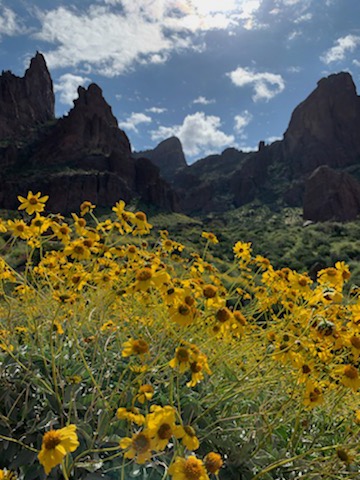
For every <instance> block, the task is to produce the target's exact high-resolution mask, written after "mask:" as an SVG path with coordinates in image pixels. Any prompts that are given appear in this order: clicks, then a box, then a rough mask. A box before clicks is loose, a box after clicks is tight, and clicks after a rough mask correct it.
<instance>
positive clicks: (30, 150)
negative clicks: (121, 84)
mask: <svg viewBox="0 0 360 480" xmlns="http://www.w3.org/2000/svg"><path fill="white" fill-rule="evenodd" d="M0 87H2V93H3V96H2V97H1V95H0V101H1V99H2V100H3V104H2V110H1V111H0V133H1V124H2V123H3V124H4V125H5V124H6V128H5V126H4V127H3V135H5V136H6V138H7V139H10V141H9V142H7V143H4V145H3V146H2V147H0V166H1V167H2V168H1V169H0V207H3V208H17V206H18V201H17V195H18V194H21V195H26V193H27V191H28V190H32V191H41V192H42V193H43V194H48V195H50V200H49V202H48V207H49V209H50V210H51V211H59V212H62V213H68V212H70V211H75V210H77V209H78V207H79V205H80V204H81V203H82V202H83V201H84V200H90V201H92V202H93V203H95V204H96V205H98V206H102V207H106V206H112V205H114V204H115V203H116V202H117V201H118V200H120V199H124V200H125V201H126V202H128V201H130V200H131V199H132V198H134V197H136V198H139V199H140V200H142V201H143V202H148V203H152V204H155V205H156V206H158V207H160V208H163V209H166V210H172V209H173V208H176V204H177V203H176V195H175V194H174V192H173V191H172V189H171V188H170V187H169V185H168V184H167V183H166V182H165V181H164V180H163V179H162V178H161V177H160V174H159V169H158V168H157V167H155V166H154V165H152V164H151V162H150V161H148V163H149V164H146V165H145V164H144V165H143V172H141V173H140V172H139V169H141V168H142V167H141V165H142V164H141V162H140V163H139V161H138V160H135V159H134V158H133V157H132V154H131V145H130V142H129V139H128V137H127V135H126V134H125V132H124V131H122V130H120V129H119V127H118V122H117V120H116V118H115V117H114V115H113V113H112V110H111V107H110V106H109V105H108V103H107V102H106V100H105V99H104V97H103V95H102V90H101V88H100V87H98V86H97V85H96V84H91V85H89V87H88V88H87V89H85V88H83V87H79V89H78V95H79V96H78V98H77V99H76V100H75V101H74V107H73V108H72V109H71V110H70V112H69V114H68V115H67V116H65V117H63V118H60V119H59V120H55V119H54V94H53V90H52V81H51V78H50V75H49V72H48V70H47V67H46V64H45V60H44V58H43V56H42V55H41V54H36V56H35V57H34V58H33V59H32V61H31V65H30V68H29V69H28V70H27V71H26V73H25V76H24V78H23V79H20V78H18V77H15V76H14V75H13V74H12V73H10V72H5V74H3V76H2V77H0ZM9 95H10V97H9ZM9 98H10V99H9ZM0 106H1V105H0ZM1 115H2V116H1ZM49 120H51V122H50V123H49ZM12 122H13V123H12ZM16 122H17V123H16ZM10 127H11V128H10ZM3 138H4V137H3ZM0 139H1V137H0Z"/></svg>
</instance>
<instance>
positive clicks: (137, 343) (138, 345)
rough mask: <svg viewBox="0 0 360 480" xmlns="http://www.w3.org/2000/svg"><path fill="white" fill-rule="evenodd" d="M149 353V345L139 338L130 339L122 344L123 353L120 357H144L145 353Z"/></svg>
mask: <svg viewBox="0 0 360 480" xmlns="http://www.w3.org/2000/svg"><path fill="white" fill-rule="evenodd" d="M148 352H149V345H148V344H147V343H146V342H145V340H143V339H142V338H139V339H137V340H134V339H133V338H130V340H128V341H127V342H125V343H124V344H123V351H122V353H121V355H122V356H123V357H130V355H144V354H145V353H148Z"/></svg>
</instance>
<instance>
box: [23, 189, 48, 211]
mask: <svg viewBox="0 0 360 480" xmlns="http://www.w3.org/2000/svg"><path fill="white" fill-rule="evenodd" d="M48 199H49V196H48V195H44V196H43V197H42V196H41V193H40V192H38V193H36V194H35V195H34V194H33V193H32V191H31V190H30V191H29V192H28V194H27V197H26V198H24V197H21V196H20V195H19V196H18V200H19V202H21V205H20V207H19V210H25V211H26V213H28V214H29V215H32V214H33V213H35V212H43V211H44V208H45V203H46V202H47V200H48Z"/></svg>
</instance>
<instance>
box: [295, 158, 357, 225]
mask: <svg viewBox="0 0 360 480" xmlns="http://www.w3.org/2000/svg"><path fill="white" fill-rule="evenodd" d="M359 214H360V183H359V182H358V181H357V180H355V179H354V178H353V177H352V176H351V175H349V174H348V173H346V172H341V171H335V170H333V169H332V168H330V167H328V166H327V165H322V166H321V167H318V168H316V169H315V170H314V172H313V173H312V174H311V175H310V177H309V178H308V179H307V181H306V184H305V194H304V219H305V220H313V221H324V220H339V221H347V220H353V219H355V218H356V217H357V216H358V215H359Z"/></svg>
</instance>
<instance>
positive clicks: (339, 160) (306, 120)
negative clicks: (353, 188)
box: [283, 72, 360, 176]
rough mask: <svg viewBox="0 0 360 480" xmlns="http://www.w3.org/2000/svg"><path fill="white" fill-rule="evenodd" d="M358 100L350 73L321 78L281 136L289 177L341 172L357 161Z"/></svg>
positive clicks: (359, 138)
mask: <svg viewBox="0 0 360 480" xmlns="http://www.w3.org/2000/svg"><path fill="white" fill-rule="evenodd" d="M359 132H360V97H358V96H357V94H356V88H355V85H354V82H353V80H352V78H351V75H350V74H349V73H344V72H342V73H338V74H333V75H330V76H329V77H327V78H323V79H321V80H320V81H319V82H318V86H317V88H316V89H315V90H314V91H313V92H312V93H311V95H310V96H309V97H308V98H307V99H306V100H305V101H304V102H302V103H301V104H300V105H299V106H298V107H297V108H295V110H294V112H293V114H292V117H291V120H290V124H289V127H288V129H287V131H286V132H285V135H284V141H283V149H284V157H285V158H286V159H287V160H288V161H289V162H290V165H291V170H292V175H293V176H299V175H304V174H309V173H311V172H312V171H313V170H314V169H315V168H317V167H318V166H320V165H328V166H330V167H332V168H344V167H347V166H349V165H353V164H354V163H357V162H359V161H360V135H359Z"/></svg>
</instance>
